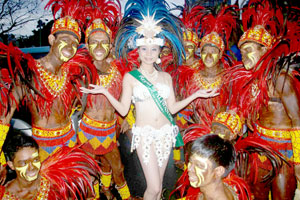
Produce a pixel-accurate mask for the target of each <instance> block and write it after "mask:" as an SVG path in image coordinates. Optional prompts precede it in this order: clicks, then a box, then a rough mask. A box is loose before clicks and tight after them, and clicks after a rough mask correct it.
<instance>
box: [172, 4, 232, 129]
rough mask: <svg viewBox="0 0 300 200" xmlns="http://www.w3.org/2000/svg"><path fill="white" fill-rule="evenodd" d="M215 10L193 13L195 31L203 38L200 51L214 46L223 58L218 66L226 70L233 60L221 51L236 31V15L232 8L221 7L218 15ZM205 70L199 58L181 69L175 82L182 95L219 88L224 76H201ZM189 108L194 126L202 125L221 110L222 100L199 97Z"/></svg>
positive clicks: (202, 9)
mask: <svg viewBox="0 0 300 200" xmlns="http://www.w3.org/2000/svg"><path fill="white" fill-rule="evenodd" d="M214 9H216V8H204V7H199V8H198V9H197V10H196V12H194V13H193V14H194V15H195V16H196V17H195V18H196V19H197V20H196V23H194V27H195V30H196V32H200V35H201V36H202V39H201V42H200V49H202V48H203V47H204V46H205V45H207V44H209V45H212V46H215V47H217V48H218V49H219V50H220V54H221V55H222V57H221V59H220V61H219V65H222V67H223V68H224V69H226V68H229V67H230V66H231V65H232V60H231V59H230V57H229V56H227V55H226V54H225V53H224V51H225V50H227V47H228V40H229V38H230V35H231V32H232V30H233V29H235V28H236V19H237V13H236V11H235V6H222V7H221V8H220V10H219V11H218V12H216V11H214ZM212 13H216V14H215V15H214V14H212ZM191 39H192V37H191ZM204 67H205V66H204V63H203V61H202V59H201V60H200V61H199V62H198V63H197V67H189V66H182V67H181V70H180V77H179V80H178V84H179V88H181V90H180V91H179V92H180V94H181V96H183V97H187V96H190V95H191V94H193V93H195V92H196V91H198V90H200V89H202V90H213V89H216V88H217V89H218V88H220V87H221V85H222V75H223V74H222V73H221V74H218V75H217V76H216V77H213V78H207V77H204V76H202V75H201V73H200V72H201V70H203V69H204ZM191 105H192V108H193V112H194V114H193V120H194V121H195V122H196V123H204V124H205V122H203V121H204V120H206V119H205V118H206V117H210V119H209V120H208V121H211V120H212V119H213V117H214V115H215V111H220V109H221V107H222V101H221V97H220V96H217V97H213V98H208V99H201V98H199V99H196V100H195V101H193V102H192V103H191Z"/></svg>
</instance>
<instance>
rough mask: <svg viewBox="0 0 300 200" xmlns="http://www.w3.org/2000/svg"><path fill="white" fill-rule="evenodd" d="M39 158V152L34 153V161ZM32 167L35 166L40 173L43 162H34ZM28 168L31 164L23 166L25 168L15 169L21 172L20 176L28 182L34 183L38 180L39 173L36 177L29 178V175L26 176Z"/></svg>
mask: <svg viewBox="0 0 300 200" xmlns="http://www.w3.org/2000/svg"><path fill="white" fill-rule="evenodd" d="M38 156H39V153H38V152H34V153H33V154H32V157H33V159H36V158H37V157H38ZM32 165H33V166H34V167H35V168H37V169H38V172H39V171H40V168H41V162H40V161H37V162H32ZM28 167H29V164H28V163H27V164H26V165H25V166H23V167H15V169H16V170H17V171H19V172H20V175H21V176H22V177H23V178H24V179H26V180H27V181H34V180H35V179H37V177H38V175H39V173H36V175H35V176H27V175H26V172H27V169H28Z"/></svg>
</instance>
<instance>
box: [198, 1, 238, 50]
mask: <svg viewBox="0 0 300 200" xmlns="http://www.w3.org/2000/svg"><path fill="white" fill-rule="evenodd" d="M199 11H200V12H199V13H197V16H198V23H197V26H196V27H197V30H198V29H199V30H200V35H202V36H205V35H207V34H209V33H211V32H216V33H218V34H219V35H220V36H221V37H222V39H223V41H224V42H225V46H227V45H228V40H229V38H230V36H231V32H232V31H233V30H234V29H236V27H237V23H236V21H237V19H238V15H237V6H236V5H231V6H228V5H224V4H223V5H221V7H220V8H219V9H218V7H216V8H205V9H202V10H200V9H199Z"/></svg>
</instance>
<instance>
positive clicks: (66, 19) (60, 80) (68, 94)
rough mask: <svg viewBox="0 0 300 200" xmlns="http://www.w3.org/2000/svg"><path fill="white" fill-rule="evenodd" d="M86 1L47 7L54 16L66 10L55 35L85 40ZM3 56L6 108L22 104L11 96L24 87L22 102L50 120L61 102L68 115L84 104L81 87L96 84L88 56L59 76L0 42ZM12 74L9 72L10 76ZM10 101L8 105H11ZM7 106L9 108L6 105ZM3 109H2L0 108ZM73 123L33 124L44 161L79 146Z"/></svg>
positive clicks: (67, 65) (76, 60)
mask: <svg viewBox="0 0 300 200" xmlns="http://www.w3.org/2000/svg"><path fill="white" fill-rule="evenodd" d="M82 4H83V2H82V1H77V0H69V1H54V0H50V1H49V2H48V3H47V5H46V7H45V8H50V7H51V9H52V10H53V16H54V17H55V14H56V12H58V11H59V10H60V9H62V12H61V18H59V19H57V20H55V21H54V24H53V26H52V29H51V34H57V33H61V32H62V33H68V34H71V35H74V36H75V37H76V38H77V40H78V41H80V39H81V30H80V27H79V24H78V22H77V21H76V17H77V16H78V15H79V13H80V12H81V9H82V7H83V6H82ZM0 54H2V55H5V56H6V57H7V63H8V70H5V69H2V70H1V74H3V72H4V75H5V76H4V78H2V77H1V79H2V81H4V82H5V83H6V84H9V87H6V88H8V95H7V98H9V100H7V101H5V103H4V105H7V104H8V103H10V104H11V102H18V101H20V99H18V101H16V100H15V97H13V96H12V95H11V93H12V91H11V88H14V87H13V86H14V84H17V85H18V86H19V85H20V86H21V87H22V90H23V91H24V98H23V97H20V98H23V99H22V100H23V101H21V102H22V103H23V102H26V103H28V104H29V105H31V106H33V107H34V109H36V112H38V113H39V115H40V116H42V117H44V118H49V117H50V116H51V115H52V112H53V109H55V106H56V105H55V104H54V102H57V101H60V102H61V105H62V107H63V109H62V112H64V113H63V114H64V115H65V116H68V115H69V114H70V113H71V111H72V107H73V103H74V101H75V99H76V98H77V99H78V100H79V102H81V99H80V95H79V87H81V84H82V83H86V84H87V83H88V82H92V79H93V78H92V74H91V69H88V67H89V66H87V65H83V64H82V63H86V62H87V61H86V59H87V58H86V56H85V55H83V54H76V55H75V56H74V57H73V58H72V59H70V60H69V61H67V62H64V64H63V65H62V66H61V68H60V69H61V74H60V75H56V74H53V73H52V72H50V71H48V70H47V69H46V68H45V67H44V66H42V65H41V63H40V62H39V61H37V60H34V59H33V57H32V56H31V55H29V54H24V53H22V52H21V50H20V49H18V48H16V47H13V46H12V44H10V45H8V46H6V45H4V44H2V43H0ZM7 72H8V73H7ZM7 102H8V103H7ZM6 107H7V106H6ZM0 110H2V107H1V108H0ZM69 122H70V123H68V124H65V125H63V126H62V127H60V126H59V125H58V126H57V128H50V129H46V128H45V127H36V126H35V125H34V124H33V125H32V127H33V129H32V133H33V134H32V135H33V137H34V138H35V139H36V140H37V142H38V144H39V146H40V148H41V160H44V159H45V158H47V157H48V156H49V155H51V154H52V153H54V152H55V151H57V150H58V149H59V148H61V147H62V146H69V147H73V146H74V145H75V144H76V143H77V137H76V133H75V131H74V130H73V128H72V125H71V119H70V121H69Z"/></svg>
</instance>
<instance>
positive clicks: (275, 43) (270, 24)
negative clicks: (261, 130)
mask: <svg viewBox="0 0 300 200" xmlns="http://www.w3.org/2000/svg"><path fill="white" fill-rule="evenodd" d="M291 10H294V12H293V13H295V14H296V15H299V14H297V13H296V11H295V8H285V7H279V6H278V4H274V5H273V4H271V2H270V1H268V0H264V1H257V0H253V1H250V2H249V4H248V7H247V9H245V10H244V12H243V16H242V17H243V25H244V30H245V33H244V35H243V36H242V37H241V39H240V41H239V46H241V45H242V44H243V43H244V42H247V41H248V42H256V43H258V44H261V45H263V46H265V47H267V48H268V51H267V52H266V53H265V54H264V55H263V56H262V57H261V58H260V60H259V61H258V62H257V64H256V66H255V67H254V69H253V70H246V69H244V68H243V67H242V66H237V67H236V68H233V69H231V70H230V71H229V72H228V73H227V75H226V76H225V77H224V80H225V82H226V83H227V84H228V83H230V84H228V85H230V86H232V88H231V96H230V98H231V99H232V100H234V101H232V103H233V104H235V103H237V105H238V107H239V111H240V112H242V116H243V117H245V118H250V119H253V120H256V116H257V113H258V112H259V110H260V108H261V106H263V105H266V103H267V102H268V100H269V95H268V89H269V88H268V82H270V81H272V82H273V83H275V82H276V79H277V77H278V75H279V74H280V72H281V71H282V70H283V69H284V70H285V71H286V72H288V71H289V66H290V64H291V63H292V60H293V59H294V57H293V55H295V54H297V52H299V51H300V45H299V44H300V43H299V39H298V38H299V35H300V34H299V33H300V31H299V30H300V28H299V27H300V26H299V18H296V17H290V18H289V12H290V11H291ZM283 12H286V13H287V15H284V14H283ZM298 12H299V11H298ZM281 60H283V61H284V60H285V61H286V60H288V61H287V62H285V63H280V61H281ZM294 80H295V84H297V81H296V80H297V79H294ZM231 106H233V107H234V106H236V105H231Z"/></svg>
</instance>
